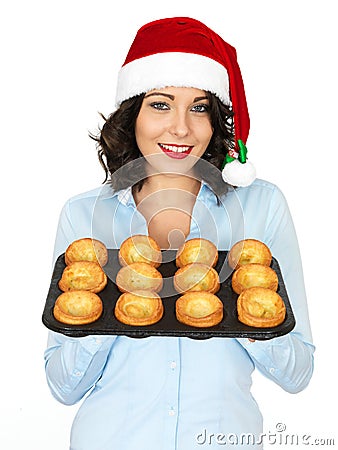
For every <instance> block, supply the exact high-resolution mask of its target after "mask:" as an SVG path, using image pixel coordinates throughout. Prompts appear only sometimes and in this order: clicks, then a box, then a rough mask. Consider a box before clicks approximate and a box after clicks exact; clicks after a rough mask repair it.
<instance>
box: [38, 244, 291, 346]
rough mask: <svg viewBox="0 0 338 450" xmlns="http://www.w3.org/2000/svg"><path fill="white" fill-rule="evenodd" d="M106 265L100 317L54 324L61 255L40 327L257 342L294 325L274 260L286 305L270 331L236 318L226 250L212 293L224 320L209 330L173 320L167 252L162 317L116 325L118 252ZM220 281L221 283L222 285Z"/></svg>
mask: <svg viewBox="0 0 338 450" xmlns="http://www.w3.org/2000/svg"><path fill="white" fill-rule="evenodd" d="M108 253H109V260H108V264H107V265H106V266H105V267H104V271H105V272H106V274H107V278H108V283H107V286H106V287H105V288H104V290H103V291H101V292H100V293H99V294H98V295H99V296H100V297H101V300H102V302H103V314H102V316H101V317H100V318H99V319H98V320H97V321H96V322H93V323H90V324H86V325H67V324H63V323H61V322H59V321H57V320H56V319H55V318H54V315H53V307H54V304H55V301H56V299H57V297H58V296H59V295H60V294H61V293H62V291H61V290H60V289H59V287H58V281H59V280H60V278H61V275H62V272H63V270H64V268H65V267H66V264H65V261H64V254H62V255H60V256H59V258H58V259H57V261H56V263H55V267H54V271H53V275H52V279H51V284H50V288H49V292H48V295H47V299H46V303H45V307H44V311H43V315H42V321H43V323H44V325H45V326H46V327H47V328H49V329H51V330H53V331H56V332H58V333H62V334H64V335H66V336H71V337H83V336H87V335H99V334H100V335H102V334H113V335H125V336H129V337H133V338H144V337H148V336H186V337H190V338H194V339H208V338H211V337H247V338H252V339H258V340H265V339H271V338H274V337H277V336H282V335H284V334H287V333H289V332H290V331H291V330H292V329H293V328H294V326H295V318H294V315H293V312H292V308H291V305H290V302H289V298H288V295H287V291H286V288H285V285H284V281H283V278H282V275H281V271H280V267H279V264H278V261H277V260H276V259H275V258H273V259H272V263H271V267H272V268H273V269H274V270H275V271H276V273H277V275H278V280H279V287H278V291H277V292H278V293H279V295H280V296H281V297H282V299H283V300H284V303H285V306H286V317H285V320H284V322H283V323H282V324H280V325H278V326H276V327H271V328H255V327H250V326H247V325H245V324H243V323H241V322H240V321H239V320H238V319H237V305H236V304H237V297H238V295H237V294H236V293H235V292H234V291H233V290H232V288H231V273H232V270H231V269H230V268H229V266H228V264H227V253H228V252H227V251H219V258H218V263H217V265H216V267H215V269H216V270H217V271H218V273H219V275H220V281H221V289H220V290H219V292H218V293H217V294H216V295H217V296H218V297H219V298H220V299H221V300H222V302H223V305H224V317H223V320H222V321H221V322H220V323H219V324H218V325H216V326H213V327H210V328H196V327H191V326H187V325H184V324H182V323H180V322H178V320H177V319H176V315H175V301H176V299H177V298H178V297H179V295H180V294H178V293H177V292H175V290H174V288H173V283H172V276H173V275H174V273H175V272H176V270H177V267H176V265H175V256H176V252H175V251H173V250H168V251H165V252H163V256H164V258H163V261H164V262H163V263H162V264H161V266H160V267H159V268H158V270H159V271H160V272H161V273H162V275H163V278H164V284H163V289H162V291H161V292H160V296H161V298H162V301H163V306H164V315H163V318H162V319H161V320H160V321H159V322H157V323H155V324H153V325H148V326H130V325H125V324H123V323H121V322H119V321H118V320H117V319H116V318H115V315H114V307H115V303H116V301H117V299H118V297H119V296H120V295H121V292H120V291H119V290H118V289H117V287H116V284H115V282H114V280H115V277H116V274H117V272H118V271H119V270H120V268H121V266H120V264H119V262H118V250H117V249H109V250H108ZM222 280H224V281H223V282H222Z"/></svg>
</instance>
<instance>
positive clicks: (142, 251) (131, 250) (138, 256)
mask: <svg viewBox="0 0 338 450" xmlns="http://www.w3.org/2000/svg"><path fill="white" fill-rule="evenodd" d="M118 257H119V261H120V264H121V266H127V265H128V264H132V263H135V262H146V263H148V264H150V265H151V266H154V267H159V266H160V265H161V262H162V254H161V248H160V246H159V245H158V244H157V242H156V241H155V240H154V239H153V238H151V237H150V236H146V235H142V234H135V235H133V236H130V237H129V238H127V239H126V240H125V241H123V242H122V244H121V247H120V250H119V254H118Z"/></svg>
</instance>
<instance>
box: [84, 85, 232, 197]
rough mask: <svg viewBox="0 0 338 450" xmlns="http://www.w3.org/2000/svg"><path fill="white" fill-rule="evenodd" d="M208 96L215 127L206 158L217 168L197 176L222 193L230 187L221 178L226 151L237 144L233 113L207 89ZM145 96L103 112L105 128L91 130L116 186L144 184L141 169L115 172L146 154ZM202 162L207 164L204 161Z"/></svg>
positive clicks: (103, 161) (108, 172)
mask: <svg viewBox="0 0 338 450" xmlns="http://www.w3.org/2000/svg"><path fill="white" fill-rule="evenodd" d="M207 96H208V100H209V113H210V121H211V126H212V128H213V130H214V131H213V135H212V137H211V139H210V142H209V145H208V147H207V149H206V151H205V152H204V154H203V156H202V159H203V160H206V161H208V162H209V163H210V164H212V165H213V166H214V167H215V170H212V167H211V170H208V174H207V176H206V174H205V170H201V172H202V171H203V175H202V173H200V174H198V173H197V176H200V179H203V180H204V181H206V182H207V183H208V184H209V185H210V186H211V187H212V188H213V189H214V191H215V193H218V194H222V193H225V192H226V191H227V185H226V184H225V183H224V181H223V180H222V179H221V172H220V170H221V168H222V164H223V161H224V157H225V154H226V152H227V151H228V149H230V148H233V146H234V124H233V113H232V111H231V108H230V107H228V106H226V105H224V104H223V103H222V102H221V101H220V100H219V99H218V98H217V97H216V96H215V95H214V94H211V93H210V92H207ZM143 98H144V94H141V95H138V96H135V97H132V98H130V99H128V100H125V101H124V102H123V103H122V104H121V106H120V107H119V108H118V109H117V110H116V111H114V112H113V113H112V114H111V115H110V116H109V117H108V118H106V117H104V116H103V115H102V118H103V119H104V121H105V122H104V124H103V126H102V128H101V130H99V133H98V134H97V135H93V134H90V137H91V138H92V139H94V140H95V141H96V143H97V151H98V158H99V161H100V163H101V165H102V167H103V169H104V171H105V175H106V177H105V180H104V182H106V181H107V180H108V179H110V181H111V184H112V187H113V189H114V190H118V189H122V188H125V187H128V186H134V185H135V186H136V188H138V189H141V187H142V182H140V181H139V180H140V173H139V172H138V173H135V174H133V172H136V171H129V172H128V171H122V172H121V174H122V176H119V177H118V180H117V179H114V177H113V174H114V173H115V172H116V171H117V170H118V169H120V168H121V167H123V166H125V165H126V164H128V163H129V162H131V161H134V160H137V159H138V158H141V157H142V154H141V152H140V150H139V148H138V147H137V144H136V138H135V122H136V119H137V116H138V113H139V111H140V109H141V105H142V102H143ZM201 166H202V168H203V164H201ZM204 168H205V166H204ZM196 169H197V172H198V169H199V164H196ZM123 174H124V175H123ZM133 176H134V177H135V180H134V181H133ZM144 176H146V175H144ZM115 178H117V177H115ZM136 178H137V180H136Z"/></svg>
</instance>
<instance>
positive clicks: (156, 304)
mask: <svg viewBox="0 0 338 450" xmlns="http://www.w3.org/2000/svg"><path fill="white" fill-rule="evenodd" d="M115 316H116V318H117V320H119V321H120V322H122V323H124V324H126V325H134V326H135V325H136V326H146V325H152V324H154V323H156V322H158V321H159V320H160V319H161V318H162V316H163V304H162V300H161V298H160V296H159V295H158V294H156V292H152V291H145V290H139V291H135V292H125V293H123V294H122V295H121V296H120V297H119V298H118V300H117V302H116V305H115Z"/></svg>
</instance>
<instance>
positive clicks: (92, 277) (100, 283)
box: [59, 261, 107, 293]
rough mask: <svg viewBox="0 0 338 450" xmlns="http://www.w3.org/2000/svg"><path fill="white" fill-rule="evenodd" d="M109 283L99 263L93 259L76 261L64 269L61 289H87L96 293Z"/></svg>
mask: <svg viewBox="0 0 338 450" xmlns="http://www.w3.org/2000/svg"><path fill="white" fill-rule="evenodd" d="M106 284H107V276H106V274H105V273H104V271H103V270H102V268H101V267H100V265H99V264H97V263H95V262H92V261H75V262H73V263H71V264H69V265H68V266H66V268H65V269H64V271H63V273H62V276H61V279H60V281H59V288H60V289H61V291H64V292H66V291H72V290H86V291H91V292H94V293H97V292H100V291H102V289H104V288H105V286H106Z"/></svg>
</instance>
